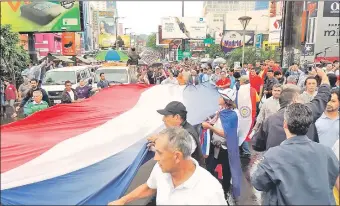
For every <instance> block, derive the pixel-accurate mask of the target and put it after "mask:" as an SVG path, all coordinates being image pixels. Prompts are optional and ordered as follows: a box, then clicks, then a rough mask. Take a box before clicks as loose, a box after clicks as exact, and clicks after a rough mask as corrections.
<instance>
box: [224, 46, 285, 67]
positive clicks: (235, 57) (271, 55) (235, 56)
mask: <svg viewBox="0 0 340 206" xmlns="http://www.w3.org/2000/svg"><path fill="white" fill-rule="evenodd" d="M267 59H273V60H274V61H279V59H280V53H279V52H277V51H274V50H265V49H260V50H258V51H256V48H255V47H245V48H244V63H247V64H255V62H256V61H264V60H267ZM227 61H228V63H229V65H232V64H233V63H234V62H241V61H242V47H240V48H236V49H234V50H232V51H231V52H230V53H228V54H227Z"/></svg>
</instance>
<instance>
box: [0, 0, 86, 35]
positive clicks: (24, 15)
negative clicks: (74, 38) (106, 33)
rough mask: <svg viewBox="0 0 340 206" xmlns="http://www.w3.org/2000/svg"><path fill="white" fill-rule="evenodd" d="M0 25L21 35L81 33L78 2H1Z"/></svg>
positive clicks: (54, 0)
mask: <svg viewBox="0 0 340 206" xmlns="http://www.w3.org/2000/svg"><path fill="white" fill-rule="evenodd" d="M1 24H2V25H4V24H10V25H12V30H13V31H14V32H22V33H25V32H61V31H81V22H80V11H79V2H78V1H77V2H75V1H56V0H53V1H51V0H50V1H34V2H30V1H5V2H1Z"/></svg>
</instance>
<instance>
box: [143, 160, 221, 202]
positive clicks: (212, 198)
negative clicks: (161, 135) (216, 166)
mask: <svg viewBox="0 0 340 206" xmlns="http://www.w3.org/2000/svg"><path fill="white" fill-rule="evenodd" d="M191 159H192V158H191ZM192 161H193V162H194V163H195V165H196V169H195V172H194V173H193V175H192V176H191V177H190V178H189V179H188V180H187V181H185V182H184V183H182V184H181V185H179V186H178V187H176V188H174V185H173V182H172V178H171V175H170V174H169V173H163V172H162V170H161V168H160V167H159V165H158V163H156V164H155V166H154V168H153V170H152V172H151V175H150V177H149V179H148V181H147V185H148V187H149V188H151V189H155V190H157V199H156V202H157V205H227V202H226V200H225V199H224V192H223V189H222V185H221V184H220V183H219V182H218V180H217V179H216V178H215V177H213V176H212V175H211V174H210V173H209V172H208V171H207V170H205V169H204V168H202V167H200V166H199V164H198V162H197V161H196V160H194V159H192Z"/></svg>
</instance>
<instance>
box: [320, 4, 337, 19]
mask: <svg viewBox="0 0 340 206" xmlns="http://www.w3.org/2000/svg"><path fill="white" fill-rule="evenodd" d="M323 16H324V17H338V18H339V17H340V2H339V1H325V2H324V5H323Z"/></svg>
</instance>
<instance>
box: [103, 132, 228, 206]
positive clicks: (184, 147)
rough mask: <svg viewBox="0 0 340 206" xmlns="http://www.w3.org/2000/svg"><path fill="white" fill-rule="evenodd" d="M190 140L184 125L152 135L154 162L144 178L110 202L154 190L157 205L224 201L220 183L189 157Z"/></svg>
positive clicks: (147, 195)
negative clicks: (154, 136) (145, 179)
mask: <svg viewBox="0 0 340 206" xmlns="http://www.w3.org/2000/svg"><path fill="white" fill-rule="evenodd" d="M191 141H192V138H191V137H190V134H189V133H188V132H187V131H186V130H185V129H183V128H180V127H170V128H167V129H165V130H163V131H162V132H161V133H160V134H159V135H157V137H156V139H155V157H154V159H155V160H156V161H157V163H156V164H155V166H154V168H153V170H152V172H151V174H150V177H149V179H148V180H147V182H146V183H144V184H142V185H141V186H139V187H138V188H136V189H135V190H133V191H132V192H130V193H129V194H127V195H125V196H123V197H122V198H120V199H118V200H116V201H113V202H110V203H109V205H125V204H127V203H129V202H131V201H133V200H137V199H141V198H145V197H149V196H152V195H155V194H156V193H157V197H156V204H157V205H227V203H226V201H225V199H224V195H223V189H222V187H221V184H220V183H219V182H218V181H217V180H216V179H215V178H214V177H213V176H212V175H211V174H210V173H209V172H208V171H206V170H205V169H204V168H202V167H201V166H200V165H199V164H198V162H197V161H196V160H195V159H193V158H191V157H190V156H191V150H192V148H191V147H192V142H191Z"/></svg>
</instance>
